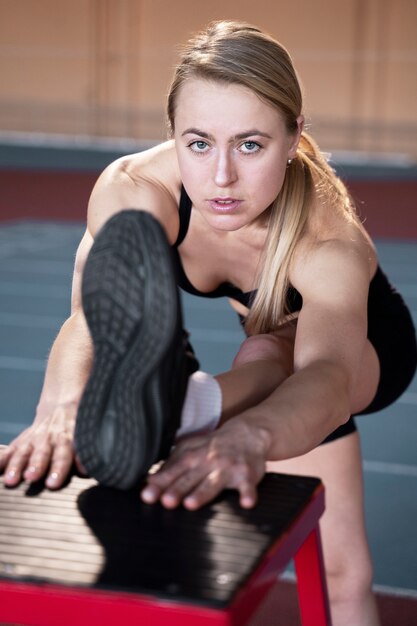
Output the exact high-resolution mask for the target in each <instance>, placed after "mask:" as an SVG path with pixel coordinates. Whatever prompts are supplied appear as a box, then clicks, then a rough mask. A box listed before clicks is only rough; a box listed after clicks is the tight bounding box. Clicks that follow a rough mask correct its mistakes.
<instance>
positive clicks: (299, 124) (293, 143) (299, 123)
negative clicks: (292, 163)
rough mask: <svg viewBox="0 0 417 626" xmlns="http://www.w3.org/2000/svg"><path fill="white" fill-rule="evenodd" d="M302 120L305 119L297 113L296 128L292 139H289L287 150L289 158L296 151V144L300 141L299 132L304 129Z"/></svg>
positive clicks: (292, 156)
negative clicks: (289, 144)
mask: <svg viewBox="0 0 417 626" xmlns="http://www.w3.org/2000/svg"><path fill="white" fill-rule="evenodd" d="M304 121H305V118H304V115H299V116H298V117H297V119H296V122H297V130H296V131H295V133H294V135H293V138H292V141H291V146H290V149H289V152H288V158H289V159H293V158H294V157H295V154H296V152H297V148H298V144H299V143H300V138H301V133H302V132H303V130H304Z"/></svg>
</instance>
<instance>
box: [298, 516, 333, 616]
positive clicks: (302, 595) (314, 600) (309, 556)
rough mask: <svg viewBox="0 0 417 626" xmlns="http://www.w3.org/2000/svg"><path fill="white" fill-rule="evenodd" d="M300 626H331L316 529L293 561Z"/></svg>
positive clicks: (320, 550) (321, 556)
mask: <svg viewBox="0 0 417 626" xmlns="http://www.w3.org/2000/svg"><path fill="white" fill-rule="evenodd" d="M294 562H295V571H296V573H297V588H298V602H299V605H300V614H301V623H302V625H303V626H331V617H330V609H329V599H328V595H327V584H326V577H325V573H324V563H323V553H322V548H321V539H320V531H319V528H318V526H317V527H316V528H315V529H314V530H312V531H311V533H310V534H309V536H308V537H307V539H306V540H305V542H304V543H303V545H302V546H301V548H300V549H299V550H298V552H297V554H296V555H295V557H294Z"/></svg>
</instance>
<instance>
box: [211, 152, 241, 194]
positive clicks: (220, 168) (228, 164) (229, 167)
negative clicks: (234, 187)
mask: <svg viewBox="0 0 417 626" xmlns="http://www.w3.org/2000/svg"><path fill="white" fill-rule="evenodd" d="M214 167H215V170H214V182H215V183H216V185H217V186H218V187H227V186H228V185H230V184H231V183H234V182H235V181H236V179H237V172H236V167H235V164H234V162H233V157H232V155H231V154H229V153H228V152H224V153H223V152H222V153H220V154H219V156H218V158H217V159H216V162H215V166H214Z"/></svg>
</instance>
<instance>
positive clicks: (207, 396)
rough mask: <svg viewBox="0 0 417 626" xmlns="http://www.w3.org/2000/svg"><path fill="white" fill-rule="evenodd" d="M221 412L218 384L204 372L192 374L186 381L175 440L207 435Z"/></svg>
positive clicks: (220, 394)
mask: <svg viewBox="0 0 417 626" xmlns="http://www.w3.org/2000/svg"><path fill="white" fill-rule="evenodd" d="M221 411H222V390H221V388H220V385H219V383H218V382H217V380H216V379H215V378H214V376H211V375H210V374H206V372H200V371H198V372H194V374H192V375H191V376H190V378H189V380H188V386H187V392H186V394H185V401H184V405H183V407H182V412H181V426H180V428H179V429H178V430H177V433H176V435H175V439H176V440H177V441H178V439H181V437H184V436H185V435H191V434H195V433H207V432H211V431H212V430H214V429H215V428H216V426H217V424H218V423H219V420H220V416H221Z"/></svg>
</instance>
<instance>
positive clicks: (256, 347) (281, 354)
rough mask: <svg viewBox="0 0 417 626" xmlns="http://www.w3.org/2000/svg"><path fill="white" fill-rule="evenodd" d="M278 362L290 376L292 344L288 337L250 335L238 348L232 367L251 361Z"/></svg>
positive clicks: (292, 356) (292, 355)
mask: <svg viewBox="0 0 417 626" xmlns="http://www.w3.org/2000/svg"><path fill="white" fill-rule="evenodd" d="M265 360H266V361H269V360H270V361H278V362H279V363H280V364H281V365H284V366H285V368H286V369H287V370H288V374H290V373H291V372H292V370H293V361H294V343H293V341H292V340H291V339H289V338H288V337H279V336H277V335H272V334H263V335H251V336H250V337H248V338H247V339H245V341H244V342H243V343H242V345H241V346H240V349H239V352H238V353H237V355H236V356H235V358H234V360H233V365H232V367H233V368H234V367H239V366H242V365H245V364H246V363H250V362H253V361H265Z"/></svg>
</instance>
